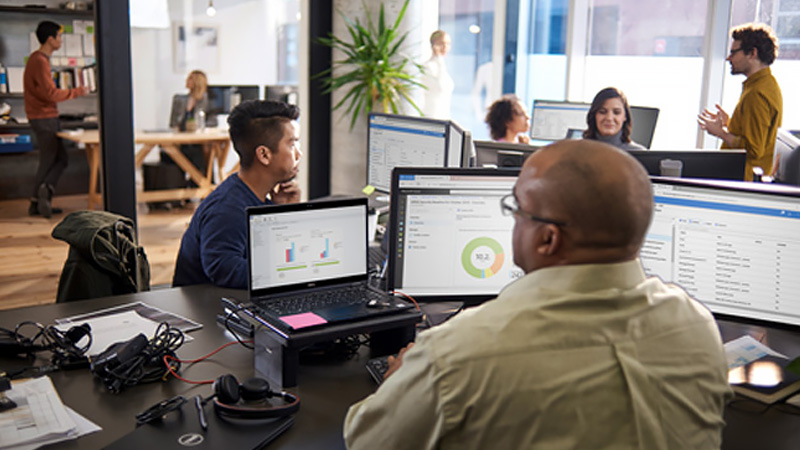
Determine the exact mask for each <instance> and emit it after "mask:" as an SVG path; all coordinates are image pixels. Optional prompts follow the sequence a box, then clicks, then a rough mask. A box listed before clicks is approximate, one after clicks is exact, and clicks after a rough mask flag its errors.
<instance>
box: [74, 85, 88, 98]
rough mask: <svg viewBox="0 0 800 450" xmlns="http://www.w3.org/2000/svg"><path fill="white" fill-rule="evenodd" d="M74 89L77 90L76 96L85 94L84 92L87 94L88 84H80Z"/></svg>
mask: <svg viewBox="0 0 800 450" xmlns="http://www.w3.org/2000/svg"><path fill="white" fill-rule="evenodd" d="M76 89H77V90H78V97H80V96H83V95H86V94H88V93H89V92H90V91H89V86H81V87H79V88H76Z"/></svg>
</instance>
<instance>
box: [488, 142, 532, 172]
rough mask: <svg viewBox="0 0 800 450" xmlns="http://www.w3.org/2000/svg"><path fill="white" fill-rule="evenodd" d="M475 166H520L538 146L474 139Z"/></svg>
mask: <svg viewBox="0 0 800 450" xmlns="http://www.w3.org/2000/svg"><path fill="white" fill-rule="evenodd" d="M474 145H475V167H497V168H520V167H522V163H524V162H525V158H527V157H528V156H529V155H530V154H531V153H533V152H535V151H536V150H538V149H539V147H536V146H533V145H527V144H511V143H508V142H495V141H475V142H474Z"/></svg>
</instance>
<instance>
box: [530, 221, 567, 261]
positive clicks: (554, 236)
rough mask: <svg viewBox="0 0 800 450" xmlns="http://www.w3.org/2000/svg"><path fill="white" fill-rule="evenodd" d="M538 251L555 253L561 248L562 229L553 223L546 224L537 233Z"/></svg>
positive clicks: (548, 253) (541, 253)
mask: <svg viewBox="0 0 800 450" xmlns="http://www.w3.org/2000/svg"><path fill="white" fill-rule="evenodd" d="M537 235H538V236H537V239H536V252H537V253H539V254H540V255H546V256H552V255H555V254H556V253H557V252H558V250H559V249H560V248H561V239H562V237H561V229H560V228H558V226H556V225H553V224H550V223H548V224H544V225H543V226H542V227H541V228H540V229H539V232H538V233H537Z"/></svg>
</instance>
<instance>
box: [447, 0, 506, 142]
mask: <svg viewBox="0 0 800 450" xmlns="http://www.w3.org/2000/svg"><path fill="white" fill-rule="evenodd" d="M494 6H495V2H494V0H458V1H456V0H440V1H439V28H440V29H442V30H444V31H446V32H447V33H448V34H449V35H450V37H451V39H452V42H453V44H452V48H451V50H450V53H449V54H448V55H447V57H446V58H445V61H446V63H447V70H448V72H449V73H450V75H451V76H452V77H453V81H454V83H455V89H454V91H453V101H452V107H451V115H452V118H453V120H455V121H456V122H458V123H459V124H460V125H461V126H463V127H465V128H466V129H467V130H470V131H471V132H472V134H473V137H474V138H475V139H488V137H489V132H488V129H487V128H486V124H485V123H484V122H483V119H484V116H485V107H486V106H488V104H490V103H491V102H492V101H493V100H494V99H493V98H492V95H491V92H492V91H493V90H494V89H493V83H495V80H493V77H492V41H493V39H492V33H493V29H494V10H495V8H494Z"/></svg>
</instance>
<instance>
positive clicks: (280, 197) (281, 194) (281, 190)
mask: <svg viewBox="0 0 800 450" xmlns="http://www.w3.org/2000/svg"><path fill="white" fill-rule="evenodd" d="M269 197H270V198H271V199H272V201H273V202H275V203H277V204H279V205H284V204H286V203H297V202H299V201H300V186H299V185H298V184H297V182H296V181H287V182H284V183H280V184H278V185H277V186H275V189H273V190H272V192H270V194H269Z"/></svg>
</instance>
